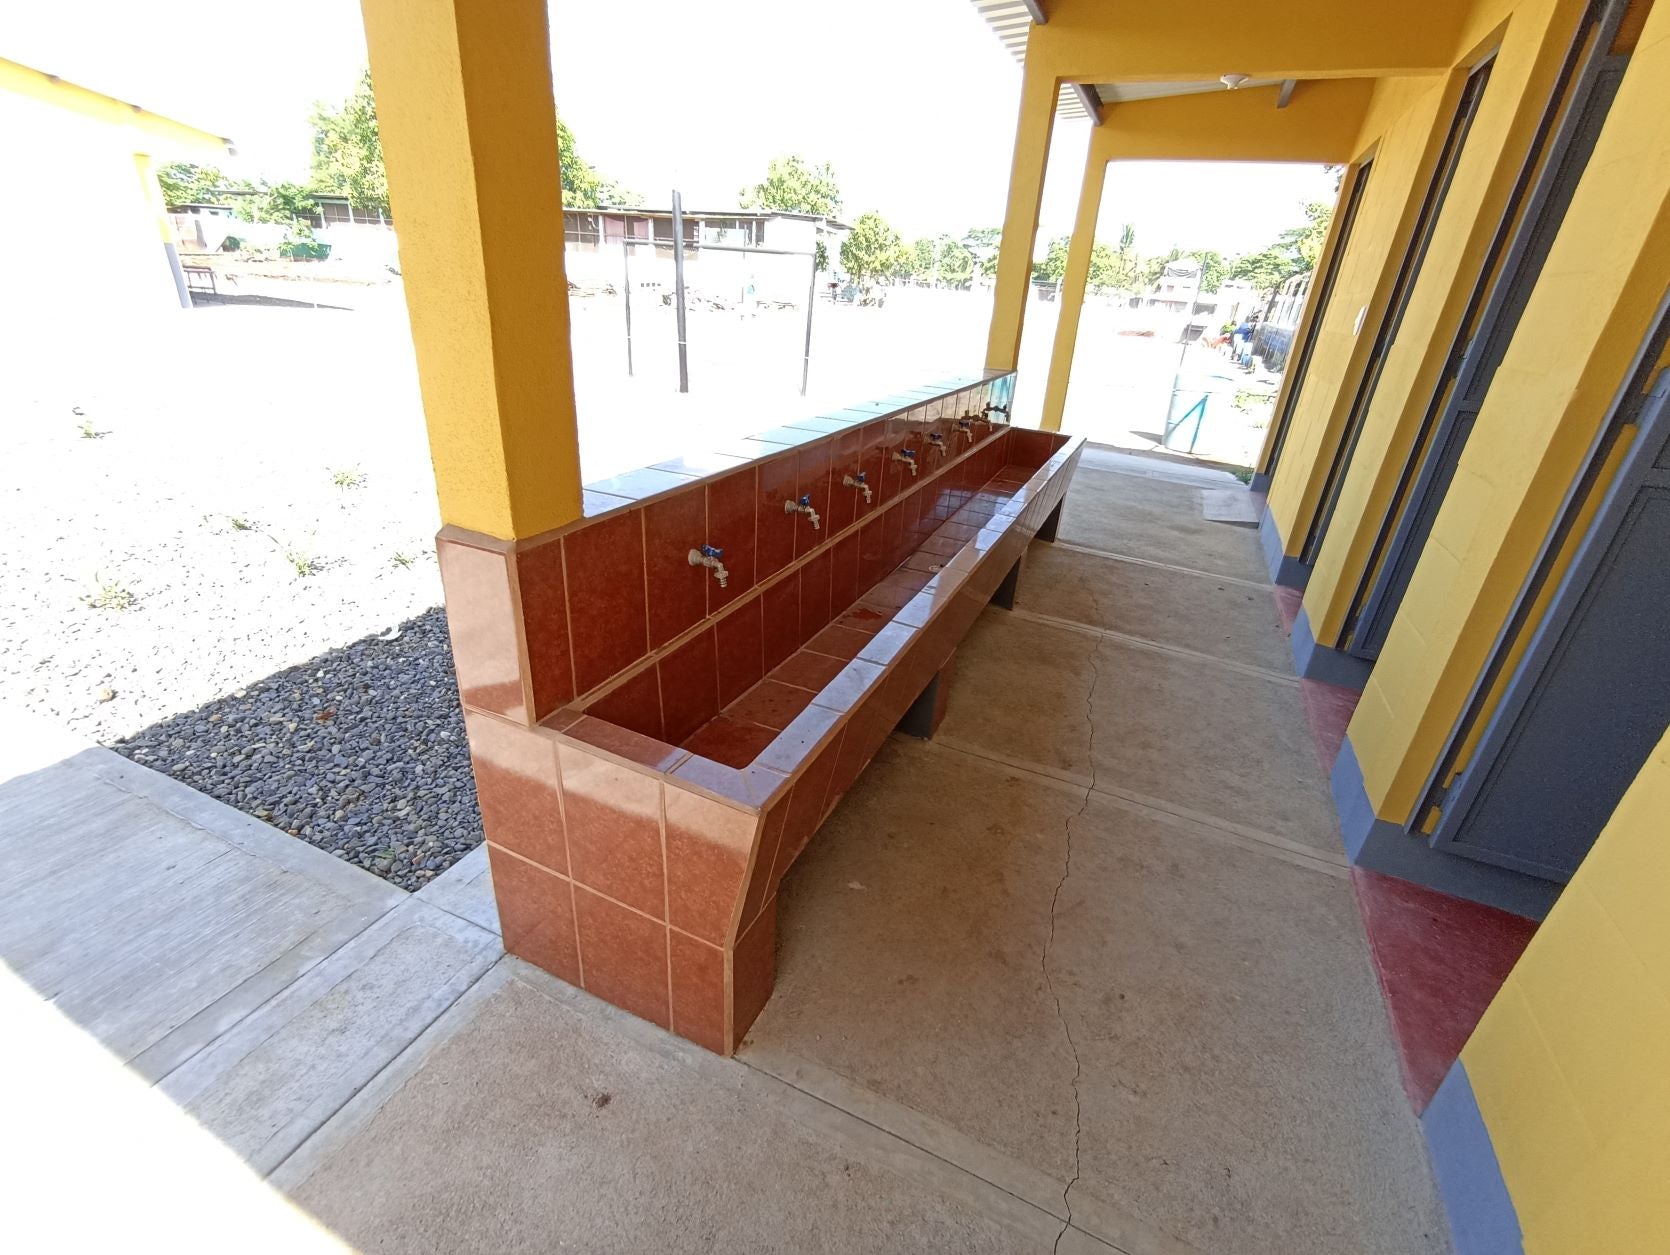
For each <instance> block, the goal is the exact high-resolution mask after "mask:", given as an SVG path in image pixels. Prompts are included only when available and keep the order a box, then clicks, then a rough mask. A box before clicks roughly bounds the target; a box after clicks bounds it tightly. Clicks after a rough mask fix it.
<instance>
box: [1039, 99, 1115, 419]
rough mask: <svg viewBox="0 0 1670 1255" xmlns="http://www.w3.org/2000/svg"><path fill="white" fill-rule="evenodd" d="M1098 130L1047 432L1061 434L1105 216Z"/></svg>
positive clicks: (1056, 350) (1058, 324)
mask: <svg viewBox="0 0 1670 1255" xmlns="http://www.w3.org/2000/svg"><path fill="white" fill-rule="evenodd" d="M1107 134H1109V132H1107V131H1106V130H1104V128H1102V127H1100V126H1098V127H1096V128H1094V129H1093V130H1092V131H1091V132H1090V147H1089V149H1088V150H1087V151H1086V153H1085V158H1084V182H1083V184H1082V185H1080V187H1079V211H1078V217H1076V218H1075V219H1074V220H1073V239H1072V243H1070V244H1069V245H1068V246H1067V273H1066V274H1064V275H1063V276H1062V278H1061V290H1060V291H1059V292H1058V293H1057V294H1056V298H1055V300H1056V305H1057V306H1058V307H1059V308H1058V310H1057V312H1056V319H1055V344H1054V346H1053V347H1052V348H1051V350H1050V374H1049V379H1048V380H1047V381H1046V383H1045V385H1044V415H1043V420H1042V421H1041V422H1040V423H1039V426H1041V427H1042V428H1043V429H1044V430H1045V431H1060V430H1061V416H1062V413H1063V412H1064V411H1065V410H1066V408H1067V384H1068V378H1069V376H1071V374H1072V373H1073V353H1074V351H1075V350H1076V349H1077V348H1078V342H1079V314H1080V312H1081V311H1082V310H1083V309H1084V286H1085V283H1086V282H1087V281H1088V280H1089V278H1090V252H1091V249H1092V248H1093V247H1094V246H1095V243H1096V219H1097V217H1098V216H1100V214H1101V212H1102V185H1103V184H1104V183H1106V182H1107V173H1108V159H1107V152H1106V149H1107V143H1106V140H1105V138H1104V137H1105V136H1106V135H1107Z"/></svg>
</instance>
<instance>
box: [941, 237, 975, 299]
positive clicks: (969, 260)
mask: <svg viewBox="0 0 1670 1255" xmlns="http://www.w3.org/2000/svg"><path fill="white" fill-rule="evenodd" d="M937 278H938V280H939V282H941V283H944V284H947V285H949V286H950V287H953V288H960V287H962V286H963V284H965V283H967V282H969V281H970V280H971V279H973V278H974V254H973V253H971V252H970V251H969V250H968V249H967V248H966V247H964V246H963V245H962V244H960V243H958V242H957V241H956V240H953V239H952V238H951V237H950V236H949V235H942V236H940V238H939V269H938V274H937Z"/></svg>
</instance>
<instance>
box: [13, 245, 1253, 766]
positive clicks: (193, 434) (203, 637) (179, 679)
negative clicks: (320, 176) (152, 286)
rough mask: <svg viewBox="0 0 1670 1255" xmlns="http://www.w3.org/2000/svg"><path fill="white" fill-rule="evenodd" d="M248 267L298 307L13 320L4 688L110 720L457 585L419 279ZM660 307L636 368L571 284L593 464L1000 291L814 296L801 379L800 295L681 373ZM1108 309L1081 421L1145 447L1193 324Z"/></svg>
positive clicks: (34, 703)
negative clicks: (1161, 326) (443, 585)
mask: <svg viewBox="0 0 1670 1255" xmlns="http://www.w3.org/2000/svg"><path fill="white" fill-rule="evenodd" d="M242 283H243V286H244V287H245V288H246V289H253V288H260V289H261V291H262V292H273V293H280V294H282V295H283V297H284V298H285V299H287V300H291V301H294V302H295V303H294V304H289V305H284V306H276V305H258V304H230V305H209V306H204V307H201V308H198V309H195V310H192V311H189V312H186V311H181V312H179V313H173V312H171V311H170V312H167V313H164V314H162V315H160V316H158V317H157V318H156V319H155V320H154V321H151V322H148V323H145V324H142V325H139V326H129V325H123V326H121V327H119V328H116V327H102V326H100V325H99V324H98V323H97V321H96V319H94V320H93V321H90V322H89V324H88V325H87V326H86V327H85V328H73V329H68V330H66V329H65V328H63V327H62V326H43V327H41V328H38V329H37V332H36V334H35V335H34V336H32V337H26V340H28V341H30V342H27V343H23V344H14V354H13V361H12V368H11V369H8V371H7V372H6V373H5V375H4V378H3V379H0V424H3V428H4V433H3V434H4V436H5V439H6V444H7V449H8V452H9V456H8V458H7V459H6V460H5V462H4V465H3V466H0V523H3V524H4V525H5V528H6V533H7V535H8V540H9V542H10V543H9V544H8V545H7V546H6V547H5V548H4V550H3V551H0V632H3V633H4V634H5V638H6V641H7V649H6V650H5V653H4V659H3V661H0V700H5V701H11V702H16V703H19V704H21V705H22V706H23V707H25V708H28V709H31V710H33V711H35V712H37V713H40V714H43V715H45V716H47V717H50V718H52V719H54V720H56V721H58V722H60V723H63V724H66V725H68V726H71V727H74V728H75V729H76V730H78V731H81V732H83V733H84V734H86V735H89V736H92V737H94V738H96V739H102V740H106V741H108V740H110V739H112V738H115V737H121V736H126V735H131V734H133V733H134V732H136V731H138V730H140V729H142V728H144V727H147V726H149V725H150V724H152V723H154V722H155V721H157V720H159V719H163V718H165V717H168V716H171V715H175V714H178V713H179V712H181V711H185V710H190V709H193V708H195V707H197V706H200V705H202V704H203V703H205V702H207V701H209V700H210V699H212V698H214V697H216V696H219V695H222V694H225V693H228V692H233V691H235V690H236V689H237V688H238V687H240V686H242V685H247V684H250V683H252V682H254V681H255V680H257V679H260V678H261V677H264V676H267V675H270V674H272V673H273V672H275V671H278V670H280V669H282V668H284V667H288V666H293V665H296V664H298V663H302V662H305V661H307V660H308V659H310V658H313V657H316V656H318V655H320V654H321V653H323V652H324V651H326V650H330V649H334V648H337V647H340V646H342V645H345V644H347V643H348V642H351V641H355V640H358V639H360V638H362V637H364V636H366V635H368V634H372V633H377V632H382V631H384V630H385V629H387V628H389V627H391V626H392V625H394V624H397V623H400V622H403V621H405V620H407V619H409V618H411V617H412V616H413V615H416V614H418V613H421V612H422V611H423V610H425V609H426V608H428V607H431V606H434V605H436V604H438V603H439V600H440V587H439V581H438V579H437V575H436V570H435V565H434V559H433V543H432V538H433V535H434V532H435V530H436V528H437V526H438V525H439V518H438V516H437V512H436V506H435V499H434V492H433V486H432V485H433V480H432V476H431V468H430V465H429V454H428V447H427V443H426V441H425V437H424V430H423V418H422V406H421V403H420V399H419V395H418V387H417V377H416V369H415V365H414V360H413V353H412V347H411V340H410V333H409V329H408V326H407V321H406V314H405V306H404V299H403V292H402V289H401V285H400V283H399V281H398V279H397V278H395V277H393V276H390V277H389V278H388V280H387V281H386V282H379V283H374V284H357V285H356V284H346V283H308V282H305V281H302V282H297V281H294V280H284V279H275V278H270V277H261V278H255V277H251V276H248V275H246V276H245V277H244V278H243V281H242ZM314 302H317V304H316V305H315V304H314ZM646 304H647V303H646V302H642V301H640V302H639V303H638V305H637V307H636V308H635V309H634V337H633V344H632V348H633V363H634V368H635V370H634V373H633V375H631V376H628V375H627V373H626V350H627V346H626V337H625V326H624V309H623V307H622V302H621V301H620V299H619V298H618V297H607V296H595V297H588V298H580V299H576V300H575V301H574V302H573V315H572V321H573V347H574V360H575V363H576V391H577V394H578V398H579V404H580V410H581V443H582V463H583V466H584V469H585V474H586V477H587V478H588V479H600V478H603V477H605V476H608V475H611V474H615V473H617V472H619V471H622V470H627V469H630V468H632V467H636V466H642V465H645V464H647V463H649V462H653V461H656V460H659V459H661V458H664V457H669V456H673V455H676V454H677V453H680V452H683V451H686V450H688V449H691V448H700V447H711V446H712V445H713V444H715V443H718V442H722V441H724V440H727V439H729V438H731V437H734V436H740V435H745V434H747V433H749V432H752V431H756V430H759V429H761V428H764V427H769V426H772V425H775V424H778V423H782V422H784V421H786V420H789V419H792V418H793V417H796V416H799V415H804V414H808V413H815V412H817V411H819V410H822V409H828V408H836V407H839V406H842V405H845V404H850V403H852V402H853V401H856V400H863V399H867V398H871V397H875V396H880V395H884V394H886V393H888V392H890V391H893V390H895V389H898V388H901V387H906V386H914V385H916V384H920V383H923V382H926V381H929V380H933V379H936V378H942V377H945V376H947V375H951V374H957V373H962V372H965V371H968V370H971V369H975V368H977V367H978V365H979V363H980V361H981V359H982V356H983V352H984V346H985V337H986V329H987V320H988V317H989V312H990V300H989V296H988V295H986V294H984V293H961V292H934V291H927V290H921V289H915V290H904V291H899V292H896V293H894V294H893V295H892V296H891V298H890V299H889V301H888V303H887V304H886V306H885V307H884V308H881V309H875V308H856V307H851V306H835V305H829V304H820V305H819V306H818V307H817V309H816V310H815V312H814V315H813V342H812V354H811V366H810V373H809V380H808V384H809V386H808V391H807V395H806V396H805V397H802V396H801V395H800V384H801V375H802V370H803V367H804V365H805V359H804V336H805V321H804V315H803V314H802V313H801V312H799V311H792V310H790V311H776V312H761V313H758V314H751V315H748V314H741V313H737V312H716V311H708V310H703V311H697V312H693V313H692V315H691V317H690V322H689V344H690V362H689V374H690V381H691V391H690V392H689V393H688V394H685V395H681V394H679V393H678V391H677V389H676V378H677V354H676V338H675V334H674V328H673V317H672V312H671V310H670V309H667V308H665V307H662V306H659V305H654V304H649V305H648V307H647V308H646V307H645V306H646ZM1054 315H1055V307H1054V306H1053V304H1050V303H1047V302H1036V303H1034V305H1033V306H1032V308H1031V312H1030V315H1029V327H1028V331H1029V334H1028V336H1027V339H1026V344H1025V346H1024V350H1023V360H1022V363H1021V369H1022V379H1023V381H1024V380H1031V381H1033V383H1032V386H1031V387H1028V386H1027V385H1026V384H1025V383H1024V382H1023V385H1022V388H1021V390H1020V398H1019V401H1018V405H1017V411H1018V412H1017V415H1016V419H1017V421H1019V422H1026V421H1028V419H1029V417H1031V416H1035V414H1036V406H1037V403H1038V397H1039V394H1040V392H1041V387H1040V386H1039V383H1038V381H1040V380H1041V378H1042V376H1043V373H1044V370H1045V365H1046V362H1047V360H1048V353H1049V345H1050V339H1051V336H1052V333H1053V329H1054ZM1103 315H1104V311H1102V310H1099V309H1098V308H1096V307H1094V306H1092V307H1090V308H1088V309H1087V310H1086V315H1085V319H1084V330H1083V333H1082V338H1081V342H1080V343H1081V349H1080V352H1079V356H1078V371H1077V374H1076V375H1075V379H1076V381H1077V382H1076V385H1075V388H1074V391H1073V394H1072V397H1071V400H1070V408H1069V414H1068V422H1067V426H1068V427H1069V428H1070V429H1072V430H1075V431H1082V432H1085V433H1086V434H1088V435H1090V436H1091V438H1092V439H1094V440H1098V441H1101V442H1104V443H1110V444H1115V445H1119V446H1122V447H1126V448H1145V447H1147V448H1151V447H1153V446H1154V443H1155V441H1154V439H1153V435H1154V433H1156V432H1157V431H1158V430H1159V429H1160V427H1161V426H1162V425H1163V420H1164V414H1165V409H1166V405H1167V403H1168V402H1169V400H1170V393H1171V387H1172V380H1173V375H1174V374H1175V372H1176V368H1177V360H1178V359H1177V349H1176V346H1174V345H1168V344H1164V343H1161V342H1159V341H1157V340H1151V339H1148V340H1145V339H1135V338H1129V337H1119V336H1115V335H1112V334H1111V333H1110V332H1109V330H1108V326H1107V325H1106V323H1107V320H1106V319H1105V318H1104V316H1103ZM90 317H92V311H90ZM1185 365H1186V370H1185V376H1186V377H1188V379H1189V386H1190V387H1200V386H1207V387H1212V388H1215V389H1217V392H1216V393H1215V395H1214V398H1213V401H1212V403H1211V405H1212V408H1210V409H1209V414H1208V419H1207V422H1206V424H1205V426H1204V427H1203V430H1202V434H1201V439H1200V443H1199V446H1198V450H1197V451H1198V452H1199V453H1200V454H1202V455H1205V456H1208V457H1217V458H1224V459H1226V460H1231V461H1242V460H1245V459H1244V458H1243V457H1241V456H1237V455H1236V452H1237V449H1238V448H1240V447H1245V446H1246V445H1248V444H1249V442H1251V443H1256V440H1257V438H1258V436H1259V434H1260V433H1257V432H1255V431H1248V430H1247V429H1246V428H1245V425H1244V423H1241V422H1240V421H1239V419H1233V420H1232V418H1231V414H1232V411H1231V409H1230V407H1229V406H1228V405H1227V404H1221V402H1223V401H1226V400H1227V398H1228V397H1229V396H1233V392H1234V390H1235V389H1236V388H1238V387H1241V386H1243V385H1242V384H1240V383H1239V382H1237V381H1236V380H1235V379H1233V378H1230V377H1229V376H1228V374H1227V372H1225V371H1224V370H1223V367H1224V363H1223V362H1222V359H1220V358H1216V357H1215V356H1214V355H1212V354H1210V353H1208V352H1207V351H1205V350H1191V353H1190V356H1189V359H1188V360H1187V362H1186V363H1185ZM1214 370H1215V371H1216V372H1217V373H1218V374H1220V375H1221V376H1223V377H1221V378H1218V379H1211V378H1208V376H1210V375H1211V374H1212V373H1213V372H1214ZM1197 377H1198V378H1197ZM1226 394H1227V395H1226ZM1029 407H1030V408H1029ZM1237 442H1239V444H1237Z"/></svg>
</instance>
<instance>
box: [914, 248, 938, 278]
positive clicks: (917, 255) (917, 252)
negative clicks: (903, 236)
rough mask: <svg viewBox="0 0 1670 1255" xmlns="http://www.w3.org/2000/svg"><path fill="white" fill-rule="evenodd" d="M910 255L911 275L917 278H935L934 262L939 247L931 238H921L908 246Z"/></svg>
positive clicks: (936, 259)
mask: <svg viewBox="0 0 1670 1255" xmlns="http://www.w3.org/2000/svg"><path fill="white" fill-rule="evenodd" d="M910 252H911V257H912V265H911V271H910V273H911V275H912V276H913V277H914V278H917V279H928V280H930V281H932V280H937V279H938V278H939V275H938V274H937V273H936V269H937V267H936V266H935V263H936V262H937V261H938V260H939V249H938V248H937V247H936V246H935V244H934V242H933V241H932V240H927V239H922V240H917V241H916V243H914V244H912V245H911V246H910Z"/></svg>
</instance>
